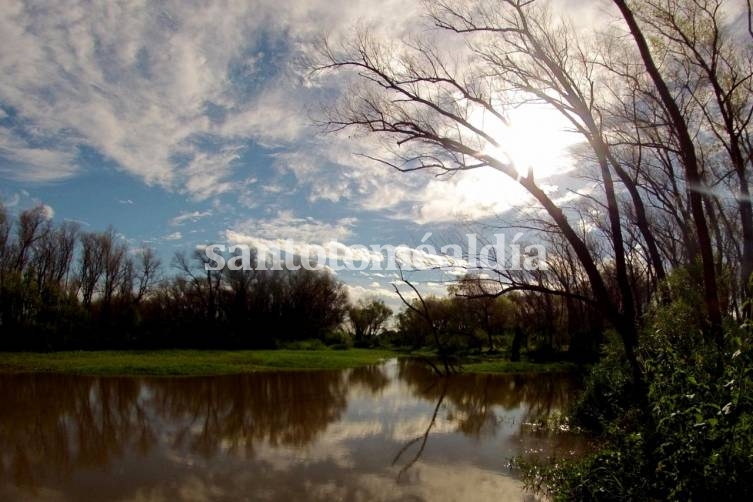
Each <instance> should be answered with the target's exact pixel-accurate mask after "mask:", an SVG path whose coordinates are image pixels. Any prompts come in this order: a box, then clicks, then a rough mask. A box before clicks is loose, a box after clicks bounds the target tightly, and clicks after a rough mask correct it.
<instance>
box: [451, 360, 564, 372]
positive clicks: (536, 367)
mask: <svg viewBox="0 0 753 502" xmlns="http://www.w3.org/2000/svg"><path fill="white" fill-rule="evenodd" d="M577 368H578V366H577V365H575V364H573V363H568V362H552V363H534V362H530V361H516V362H513V361H505V360H503V359H489V360H478V361H472V362H467V363H464V364H463V372H465V373H566V372H571V371H576V370H577Z"/></svg>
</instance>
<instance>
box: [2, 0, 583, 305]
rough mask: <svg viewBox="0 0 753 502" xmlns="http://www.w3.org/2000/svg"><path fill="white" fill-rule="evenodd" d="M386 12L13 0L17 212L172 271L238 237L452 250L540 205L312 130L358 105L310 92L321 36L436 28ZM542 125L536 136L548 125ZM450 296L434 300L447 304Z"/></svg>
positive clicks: (477, 177) (6, 22)
mask: <svg viewBox="0 0 753 502" xmlns="http://www.w3.org/2000/svg"><path fill="white" fill-rule="evenodd" d="M374 5H375V4H374V3H373V2H370V1H359V0H356V1H348V0H333V1H327V0H312V1H305V0H298V1H296V0H276V1H264V0H258V1H255V2H247V1H227V2H184V1H174V2H170V1H167V2H148V1H137V0H133V1H126V0H123V1H113V2H106V3H103V4H100V3H97V2H84V1H78V0H55V1H52V0H51V1H48V2H43V3H32V2H28V3H27V2H22V1H15V0H6V1H4V2H3V13H2V15H0V75H1V76H0V197H1V198H2V201H3V203H4V204H5V205H6V207H7V208H8V209H9V210H10V211H11V212H18V211H19V210H21V209H23V208H26V207H29V206H31V205H34V204H37V203H44V204H46V205H48V206H50V207H51V209H52V210H53V212H54V215H55V219H56V220H59V221H60V220H65V219H68V220H75V221H79V222H81V225H82V226H83V228H84V229H87V230H102V229H105V228H106V227H107V226H108V225H113V226H114V227H115V228H116V229H117V230H118V231H119V232H120V233H121V234H122V235H123V238H125V239H127V240H128V241H129V243H130V244H131V245H132V246H133V247H134V248H137V247H140V246H141V245H142V244H146V245H149V246H152V247H154V248H156V249H157V250H158V251H159V252H160V254H161V255H162V256H163V257H164V261H165V263H166V265H167V264H168V263H169V256H170V255H172V253H173V252H174V251H176V250H186V249H190V248H192V247H194V246H196V245H197V244H205V243H209V242H219V243H224V242H228V238H229V236H231V235H232V236H236V237H238V236H245V237H248V238H261V239H267V240H275V239H292V240H294V241H296V242H301V243H304V244H305V243H309V244H321V243H325V242H329V241H337V242H341V243H344V244H348V245H353V244H362V245H367V246H369V245H371V244H392V245H397V244H407V245H409V246H415V245H418V244H419V243H420V240H421V238H422V237H423V236H424V234H425V233H426V232H432V233H433V234H434V235H435V236H442V235H448V234H449V233H450V232H452V231H453V229H457V228H458V225H460V228H464V227H463V226H462V224H461V222H464V221H467V220H481V221H493V220H494V219H495V218H497V217H498V216H499V215H501V214H504V213H505V212H506V211H508V210H509V209H510V207H513V206H516V205H517V206H519V205H523V206H525V205H526V204H527V199H526V198H525V196H524V195H523V194H522V193H520V192H519V191H518V189H517V188H516V187H515V186H514V185H512V184H510V182H509V181H507V180H505V179H504V178H503V176H502V175H501V174H499V173H495V172H488V171H480V172H473V173H468V174H463V175H461V176H456V177H453V178H452V179H449V180H440V179H436V178H434V177H432V176H431V175H430V174H428V173H426V174H417V175H400V174H398V173H396V172H394V171H391V170H390V169H389V168H387V167H385V166H381V165H378V164H374V163H368V162H365V161H364V160H363V159H361V158H359V157H357V156H355V155H354V153H356V152H372V151H375V149H379V148H380V147H381V146H380V145H379V144H378V143H373V142H370V140H369V138H360V137H352V136H350V135H347V134H341V135H324V134H322V132H321V131H320V130H319V129H317V128H316V127H314V126H313V125H312V124H311V117H312V114H315V113H316V107H317V104H318V103H319V102H321V101H322V99H329V98H331V97H333V96H334V97H336V96H337V95H338V94H340V93H343V92H346V91H345V87H344V84H343V85H341V83H339V82H337V81H332V80H329V81H327V80H325V81H318V82H317V81H312V80H310V79H308V78H306V75H305V74H303V73H302V72H301V70H300V68H299V65H298V64H297V63H296V62H297V61H298V60H299V59H300V57H301V56H303V55H305V54H306V53H307V51H309V50H311V45H312V43H313V42H314V41H315V40H316V39H317V38H318V37H319V36H321V35H322V34H328V35H329V36H330V37H332V38H334V39H338V38H342V37H348V36H349V35H350V34H352V30H353V29H354V27H355V26H369V27H370V28H371V29H373V30H375V32H378V33H380V34H381V35H383V36H385V37H407V36H410V35H414V34H415V33H416V31H419V32H420V30H422V29H424V28H422V27H424V26H425V24H422V23H423V21H422V20H421V18H420V5H419V4H418V3H414V2H404V1H399V0H387V1H386V2H381V3H380V6H379V8H378V9H375V8H374ZM534 116H535V115H534ZM536 117H538V119H539V120H533V121H529V122H531V123H530V124H529V125H528V126H529V127H530V128H531V130H539V129H540V128H541V127H542V124H541V120H540V119H541V116H536ZM524 119H525V116H521V120H520V121H519V123H524V122H525V120H524ZM555 126H556V124H555ZM521 131H522V132H521ZM521 134H522V135H521ZM526 134H527V133H526V132H525V129H519V130H518V136H517V137H515V138H513V140H514V142H515V143H518V144H521V145H523V146H524V147H525V146H527V145H528V144H527V143H526V142H525V138H526V137H527V136H525V135H526ZM565 141H566V142H567V141H571V140H565ZM536 150H538V151H541V148H536ZM550 150H551V149H550ZM552 151H554V152H555V153H556V152H560V153H561V145H559V146H557V149H555V150H552ZM538 160H540V161H542V162H547V161H549V162H550V161H551V159H547V158H546V157H544V158H542V159H538ZM556 162H561V163H562V165H560V164H557V165H558V166H559V170H560V172H564V171H566V170H567V169H568V168H569V167H568V165H566V164H567V161H566V160H562V159H557V160H556ZM550 163H551V162H550ZM551 189H552V190H553V191H556V190H558V187H557V185H556V184H552V185H551ZM166 268H168V267H166ZM341 278H342V279H343V280H344V281H346V282H347V283H348V284H349V287H350V289H351V293H352V296H353V297H354V298H357V297H359V296H363V295H368V294H373V295H377V296H383V297H385V298H387V297H389V296H390V289H391V286H390V281H391V280H394V277H383V276H380V275H371V274H368V273H366V274H360V273H350V274H346V275H343V276H342V277H341ZM435 282H436V281H435V280H432V281H430V282H429V283H428V284H425V287H426V288H428V290H430V291H433V292H441V291H443V290H444V286H443V285H441V284H437V283H435ZM394 300H395V299H394V297H391V300H390V301H391V302H393V304H394Z"/></svg>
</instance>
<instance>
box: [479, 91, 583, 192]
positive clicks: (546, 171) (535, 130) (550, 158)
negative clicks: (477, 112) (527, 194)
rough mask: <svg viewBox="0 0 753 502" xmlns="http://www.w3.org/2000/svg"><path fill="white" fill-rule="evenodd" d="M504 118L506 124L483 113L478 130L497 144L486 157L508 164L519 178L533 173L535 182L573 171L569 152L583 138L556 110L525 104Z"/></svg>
mask: <svg viewBox="0 0 753 502" xmlns="http://www.w3.org/2000/svg"><path fill="white" fill-rule="evenodd" d="M507 115H508V121H509V125H507V124H504V123H503V122H502V121H500V120H499V119H497V118H496V117H493V116H490V115H489V114H482V118H481V120H480V123H481V127H483V128H484V129H483V130H484V131H485V132H486V133H488V134H489V135H490V136H491V137H493V138H494V139H495V140H496V141H497V143H498V144H499V146H493V145H489V146H487V148H485V149H484V153H485V154H488V155H491V156H493V157H495V158H497V159H499V160H502V161H505V162H511V163H512V164H513V165H514V166H515V169H516V170H517V171H518V173H519V174H520V175H523V176H525V175H527V174H528V172H529V170H532V171H533V174H534V176H535V177H536V179H545V178H549V177H551V176H553V175H556V174H563V173H566V172H568V171H570V170H572V169H573V168H574V161H573V157H572V155H571V154H570V149H571V148H572V147H573V145H575V144H577V143H579V142H581V141H582V137H581V136H580V135H579V134H577V133H575V132H573V131H572V124H570V123H569V122H568V120H567V119H566V118H565V117H563V116H562V115H561V114H560V113H559V112H557V110H555V109H553V108H552V107H550V106H547V105H539V104H527V105H522V106H519V107H517V108H515V109H514V110H512V111H510V113H508V114H507ZM476 122H477V123H478V122H479V121H478V120H476Z"/></svg>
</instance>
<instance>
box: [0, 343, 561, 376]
mask: <svg viewBox="0 0 753 502" xmlns="http://www.w3.org/2000/svg"><path fill="white" fill-rule="evenodd" d="M412 355H416V354H412ZM410 356H411V354H405V353H401V352H395V351H391V350H387V349H348V350H332V349H317V350H287V349H282V350H236V351H230V350H154V351H132V350H124V351H76V352H51V353H37V352H5V353H3V352H0V372H6V373H68V374H85V375H158V376H159V375H163V376H168V375H175V376H189V375H194V376H196V375H229V374H238V373H250V372H254V371H262V370H306V369H325V370H326V369H330V370H335V369H344V368H354V367H357V366H364V365H368V364H375V363H378V362H379V361H382V360H384V359H388V358H391V357H410ZM462 368H463V372H465V373H553V372H564V371H571V370H573V369H574V366H573V365H572V364H570V363H534V362H529V361H519V362H511V361H509V360H506V359H504V358H501V357H498V358H495V357H488V356H476V357H472V358H469V359H467V360H465V361H464V362H463V364H462Z"/></svg>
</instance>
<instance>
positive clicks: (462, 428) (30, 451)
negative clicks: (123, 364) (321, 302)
mask: <svg viewBox="0 0 753 502" xmlns="http://www.w3.org/2000/svg"><path fill="white" fill-rule="evenodd" d="M571 391H572V385H571V382H569V381H568V380H567V379H565V378H562V377H557V376H551V375H547V376H538V377H525V376H507V377H501V376H491V375H457V376H455V377H452V378H449V379H443V380H438V379H437V378H436V377H435V376H434V375H433V373H432V371H431V370H430V369H429V368H427V367H426V366H423V365H420V364H416V363H411V362H403V361H401V362H397V361H391V362H389V363H387V364H385V365H381V366H372V367H365V368H359V369H354V370H348V371H338V372H272V373H256V374H249V375H238V376H222V377H210V378H207V377H202V378H159V379H148V378H90V377H76V376H56V375H0V397H2V401H3V406H2V407H1V408H0V500H27V499H30V500H34V499H39V500H91V499H92V494H94V493H96V494H97V497H96V498H100V499H114V500H162V499H165V500H239V499H240V500H289V499H291V498H295V499H308V500H333V499H335V500H395V499H404V500H442V499H445V500H456V499H458V498H463V499H466V500H486V499H489V498H491V499H493V500H501V499H504V497H505V496H507V497H515V498H517V499H518V500H520V499H521V497H522V495H521V492H520V484H519V483H518V482H517V481H516V480H515V479H513V478H512V477H510V475H509V472H508V471H507V469H506V462H507V460H508V459H509V458H511V457H512V456H514V455H516V454H517V453H518V452H520V451H521V450H522V449H526V448H530V444H527V441H529V440H530V438H533V439H534V441H536V442H537V443H536V447H537V448H538V447H541V445H543V446H544V447H549V446H550V445H551V446H552V447H553V446H554V443H553V441H552V439H553V438H551V437H545V438H543V439H542V437H537V436H536V435H532V434H526V433H521V424H523V423H526V422H531V421H539V420H542V419H545V418H546V417H547V415H548V414H549V413H551V412H552V411H554V410H557V409H559V408H561V407H562V406H563V405H564V404H565V403H566V401H567V399H568V396H569V395H571ZM523 430H525V429H523ZM555 439H556V438H555ZM505 494H506V495H505ZM515 498H513V499H515Z"/></svg>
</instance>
